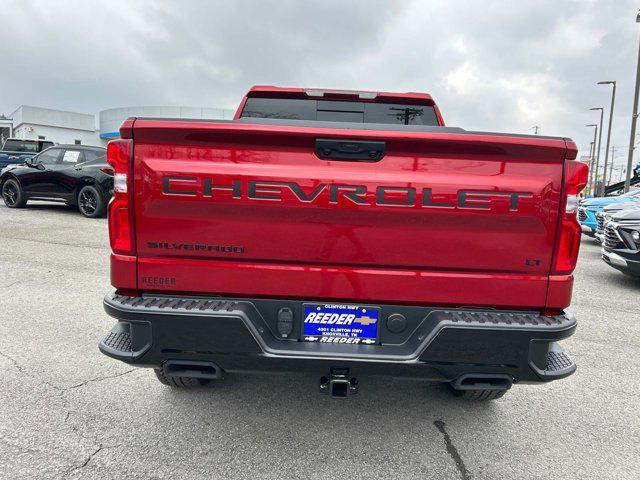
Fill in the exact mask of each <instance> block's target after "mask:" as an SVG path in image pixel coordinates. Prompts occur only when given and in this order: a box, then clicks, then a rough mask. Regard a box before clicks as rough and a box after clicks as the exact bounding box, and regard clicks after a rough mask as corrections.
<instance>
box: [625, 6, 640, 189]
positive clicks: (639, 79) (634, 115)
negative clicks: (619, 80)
mask: <svg viewBox="0 0 640 480" xmlns="http://www.w3.org/2000/svg"><path fill="white" fill-rule="evenodd" d="M636 23H640V12H638V14H637V15H636ZM639 82H640V47H639V49H638V63H637V65H636V90H635V94H634V96H633V111H632V112H631V140H629V158H628V160H627V176H626V178H625V180H624V191H625V193H626V192H628V191H629V187H631V171H632V170H633V150H634V148H635V145H634V144H635V143H636V120H637V119H638V90H640V83H639Z"/></svg>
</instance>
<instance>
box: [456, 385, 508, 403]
mask: <svg viewBox="0 0 640 480" xmlns="http://www.w3.org/2000/svg"><path fill="white" fill-rule="evenodd" d="M449 390H450V391H451V393H452V394H453V395H455V396H456V397H459V398H462V399H464V400H470V401H474V402H484V401H488V400H497V399H498V398H502V397H503V396H504V394H505V393H507V391H508V390H456V389H455V388H453V387H452V386H451V385H449Z"/></svg>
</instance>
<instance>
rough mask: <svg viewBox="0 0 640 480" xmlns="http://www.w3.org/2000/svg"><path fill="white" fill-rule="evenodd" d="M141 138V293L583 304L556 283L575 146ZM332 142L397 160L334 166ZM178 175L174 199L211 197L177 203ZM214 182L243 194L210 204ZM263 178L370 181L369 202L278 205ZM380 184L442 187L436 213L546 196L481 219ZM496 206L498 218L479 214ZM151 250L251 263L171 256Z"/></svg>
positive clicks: (366, 135)
mask: <svg viewBox="0 0 640 480" xmlns="http://www.w3.org/2000/svg"><path fill="white" fill-rule="evenodd" d="M426 97H428V96H426ZM426 97H425V101H429V100H430V97H428V99H426ZM126 127H127V134H131V136H132V137H133V139H134V169H133V171H134V178H133V192H134V195H133V197H134V210H135V232H136V251H137V256H138V257H137V258H138V265H137V278H138V282H137V287H138V289H141V290H154V291H158V290H162V287H158V286H155V285H150V284H149V281H146V285H145V284H144V283H143V277H146V278H147V279H148V278H173V279H175V283H174V284H173V285H174V286H173V287H172V289H171V291H173V292H185V293H186V292H188V293H201V294H208V295H209V294H221V295H227V296H233V295H238V296H246V297H252V296H254V297H298V298H302V299H327V300H332V299H336V300H351V301H367V302H381V303H382V302H391V303H393V302H395V303H413V304H422V305H436V304H437V305H451V306H489V307H497V308H532V309H542V308H544V307H545V306H549V307H550V308H563V307H566V306H567V305H568V304H569V301H570V297H571V288H572V277H571V275H555V276H553V277H552V282H550V281H549V279H550V272H551V269H552V257H553V254H554V247H555V245H556V242H557V239H558V237H559V235H557V233H558V225H559V224H560V223H561V222H560V221H559V218H560V212H561V211H562V209H563V195H564V193H563V181H564V180H563V175H564V168H565V167H564V166H565V159H566V157H567V155H569V156H571V155H572V151H573V150H575V145H573V143H572V142H567V141H565V140H563V139H545V138H532V137H510V136H496V135H491V134H486V135H485V134H456V133H418V132H401V131H366V130H343V129H319V128H315V127H292V126H273V125H251V124H233V123H208V122H189V121H178V120H176V121H160V120H136V121H135V123H133V124H132V123H128V124H127V125H126ZM316 138H348V139H352V140H358V139H370V140H385V141H386V145H387V152H386V155H385V157H384V158H383V159H382V160H381V161H379V162H377V163H359V162H342V161H327V160H322V159H320V158H318V157H317V156H316V155H315V153H314V142H315V139H316ZM574 156H575V155H574ZM165 176H181V177H191V180H187V181H184V182H182V181H179V180H174V181H171V185H172V189H174V190H181V189H184V190H185V191H195V192H197V194H196V195H167V194H166V193H164V192H163V191H162V181H163V177H165ZM205 179H211V180H212V182H213V183H214V184H217V185H231V182H232V181H233V180H240V181H241V183H242V186H243V195H242V198H240V199H236V198H232V194H231V192H230V191H221V190H216V191H214V193H213V196H210V197H206V196H204V195H203V194H202V191H203V184H204V180H205ZM249 181H263V182H296V183H297V184H298V185H300V187H301V188H302V190H303V191H304V192H305V193H306V194H310V193H311V192H312V191H314V190H315V189H316V188H318V187H319V186H320V185H322V184H342V185H344V184H348V185H364V186H366V188H367V194H366V197H365V199H366V201H367V203H368V204H369V205H356V204H355V203H354V202H352V201H350V200H349V199H347V198H343V197H341V198H339V201H338V203H337V204H334V203H331V202H330V201H329V192H328V190H327V189H325V190H323V191H322V192H321V193H320V194H319V195H318V197H317V199H316V200H315V201H313V202H309V203H304V202H301V201H300V200H299V199H298V198H297V197H296V196H295V195H294V194H293V192H291V191H290V190H289V189H286V188H283V189H279V190H278V191H277V193H276V196H277V197H278V200H256V199H250V198H247V195H246V194H247V182H249ZM378 186H388V187H403V188H407V187H412V188H415V189H416V190H417V191H418V192H420V191H422V189H423V188H430V189H431V192H432V201H433V202H439V203H453V204H456V202H457V199H458V196H459V194H460V191H461V190H465V189H466V190H475V191H485V192H526V193H529V194H531V196H530V197H528V198H520V199H519V200H518V209H517V211H513V210H510V208H509V207H510V205H509V201H508V199H507V198H501V197H498V196H492V197H490V200H483V199H482V198H479V197H473V198H475V200H472V201H470V202H468V204H467V205H468V208H459V206H455V207H453V208H434V207H426V208H425V207H422V206H420V205H419V204H418V205H416V206H382V205H376V197H375V189H376V187H378ZM263 192H267V191H266V190H264V191H263ZM398 199H401V197H398ZM561 200H562V201H561ZM483 205H486V206H489V209H487V210H481V209H477V208H471V207H473V206H483ZM149 242H175V243H182V244H210V245H231V246H242V247H244V252H243V253H239V252H237V253H219V252H207V251H205V252H200V251H193V250H191V251H187V250H171V251H167V250H162V249H157V248H156V249H154V248H149ZM527 263H528V264H527ZM112 268H113V269H115V270H118V271H116V272H112V280H113V282H114V285H115V286H116V287H120V288H131V282H130V280H129V279H128V275H130V272H131V270H130V268H131V267H130V266H129V264H128V263H127V262H120V261H118V262H115V261H112ZM125 269H126V272H125ZM125 284H126V285H125Z"/></svg>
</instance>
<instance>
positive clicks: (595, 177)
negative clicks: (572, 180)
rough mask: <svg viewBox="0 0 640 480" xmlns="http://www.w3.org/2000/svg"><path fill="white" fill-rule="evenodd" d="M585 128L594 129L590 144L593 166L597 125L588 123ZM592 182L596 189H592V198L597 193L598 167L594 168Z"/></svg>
mask: <svg viewBox="0 0 640 480" xmlns="http://www.w3.org/2000/svg"><path fill="white" fill-rule="evenodd" d="M585 127H594V129H593V142H591V144H592V145H593V148H592V149H591V152H592V153H591V163H592V164H593V157H594V156H595V153H596V137H597V136H598V124H597V123H590V124H588V125H585ZM594 182H595V185H596V188H595V189H594V192H593V196H594V197H595V196H596V193H597V191H598V167H597V166H596V172H595V174H594Z"/></svg>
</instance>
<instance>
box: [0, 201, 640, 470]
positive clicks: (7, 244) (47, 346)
mask: <svg viewBox="0 0 640 480" xmlns="http://www.w3.org/2000/svg"><path fill="white" fill-rule="evenodd" d="M108 255H109V247H108V237H107V224H106V220H104V219H99V220H90V219H86V218H83V217H81V216H80V215H79V214H78V213H77V212H75V211H74V210H72V209H70V208H68V207H64V206H60V205H52V204H45V203H35V204H30V205H29V207H28V208H27V209H22V210H10V209H8V208H6V207H4V206H0V372H2V379H1V380H0V478H7V479H19V478H29V479H31V478H69V479H73V478H82V479H85V478H88V479H93V478H100V479H106V478H118V479H127V478H154V479H155V478H158V479H159V478H162V479H164V478H166V479H178V478H179V479H182V478H225V479H226V478H247V479H249V478H268V479H284V478H305V479H306V478H310V479H316V478H317V479H327V478H336V479H358V478H366V479H376V478H380V479H390V478H402V479H413V478H416V479H418V478H419V479H448V478H451V479H471V478H473V479H484V478H487V479H501V478H505V479H515V478H517V479H519V478H527V479H528V478H545V479H546V478H560V479H564V478H572V479H575V478H580V479H584V478H598V479H605V478H607V479H608V478H624V479H630V478H638V472H640V414H639V407H640V401H639V400H638V398H639V397H638V391H637V390H638V389H639V388H640V368H639V364H640V361H639V357H640V355H639V354H640V307H639V302H638V300H639V296H638V294H639V293H640V280H633V279H630V278H628V277H625V276H624V275H622V274H621V273H619V272H617V271H615V270H613V269H612V268H610V267H609V266H607V265H606V264H604V263H603V262H602V261H601V260H600V256H599V247H598V246H597V245H596V244H595V243H594V242H593V241H592V240H591V239H589V238H586V237H585V238H583V241H582V249H581V254H580V260H579V265H578V268H577V271H576V274H575V276H576V281H575V290H574V298H573V304H572V307H571V308H572V310H573V312H574V313H575V314H576V315H577V317H578V321H579V326H578V330H577V333H576V334H575V335H574V336H573V337H571V338H570V339H568V340H566V341H564V342H563V345H564V347H565V348H566V350H567V351H568V352H569V353H570V354H571V355H572V357H573V359H574V360H575V361H576V363H577V364H578V370H577V372H576V374H575V375H573V376H571V377H569V378H568V379H566V380H562V381H558V382H553V383H550V384H547V385H541V386H540V385H539V386H527V385H517V386H515V387H514V388H513V389H512V390H511V392H509V393H508V394H507V395H506V396H505V397H504V398H503V399H501V400H498V401H496V402H492V403H467V402H463V401H460V400H459V399H456V398H453V397H451V396H449V395H448V393H447V392H446V390H445V389H444V388H443V387H442V386H439V385H428V384H424V383H419V382H413V381H406V380H405V381H401V380H394V379H379V378H361V379H360V383H361V393H360V394H359V395H357V396H355V397H352V398H349V399H347V400H332V399H330V398H327V397H324V396H321V395H319V394H318V393H317V382H318V379H317V378H310V377H308V376H305V375H288V376H273V377H271V376H269V377H262V376H249V375H247V376H235V377H229V378H227V379H225V380H224V381H222V382H221V383H219V384H217V385H216V386H215V387H214V388H211V389H204V390H198V391H175V390H172V389H170V388H168V387H165V386H163V385H161V384H160V383H159V382H158V381H157V380H156V379H155V376H154V375H153V372H152V371H151V370H148V369H142V368H131V367H129V366H127V365H125V364H123V363H120V362H118V361H115V360H112V359H109V358H107V357H105V356H103V355H102V354H100V353H99V352H98V349H97V343H98V341H99V340H100V338H101V337H102V335H103V334H104V333H105V332H106V331H107V330H108V329H109V328H110V327H111V326H112V325H113V323H114V322H113V320H112V319H110V318H109V317H108V316H107V315H106V314H105V313H104V311H103V309H102V297H103V295H104V294H105V293H106V291H107V290H108V289H109V288H110V285H109V262H108Z"/></svg>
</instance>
